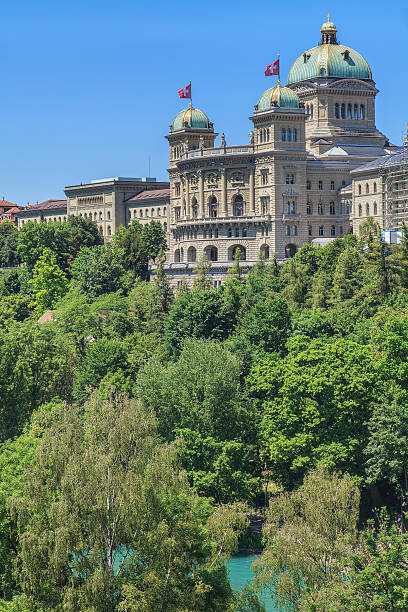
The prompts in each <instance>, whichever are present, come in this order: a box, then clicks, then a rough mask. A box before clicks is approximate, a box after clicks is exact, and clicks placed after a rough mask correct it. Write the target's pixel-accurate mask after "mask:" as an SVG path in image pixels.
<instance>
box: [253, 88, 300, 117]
mask: <svg viewBox="0 0 408 612" xmlns="http://www.w3.org/2000/svg"><path fill="white" fill-rule="evenodd" d="M273 106H279V107H280V108H299V97H298V95H297V94H296V93H295V92H294V91H293V90H292V89H289V87H282V86H281V85H280V83H278V84H277V85H276V86H275V87H271V89H267V90H266V91H265V93H263V94H262V96H261V97H260V98H259V102H258V109H257V110H258V111H265V110H269V109H270V108H272V107H273Z"/></svg>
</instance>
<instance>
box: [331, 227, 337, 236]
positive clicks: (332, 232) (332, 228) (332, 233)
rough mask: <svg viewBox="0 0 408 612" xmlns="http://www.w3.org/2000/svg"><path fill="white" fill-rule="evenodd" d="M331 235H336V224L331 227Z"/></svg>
mask: <svg viewBox="0 0 408 612" xmlns="http://www.w3.org/2000/svg"><path fill="white" fill-rule="evenodd" d="M330 235H331V236H335V235H336V226H335V225H332V226H331V229H330Z"/></svg>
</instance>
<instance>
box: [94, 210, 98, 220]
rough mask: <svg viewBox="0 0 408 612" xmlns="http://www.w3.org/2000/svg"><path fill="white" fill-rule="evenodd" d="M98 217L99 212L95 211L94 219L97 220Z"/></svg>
mask: <svg viewBox="0 0 408 612" xmlns="http://www.w3.org/2000/svg"><path fill="white" fill-rule="evenodd" d="M97 217H98V214H97V213H96V212H95V213H94V220H95V221H96V219H97Z"/></svg>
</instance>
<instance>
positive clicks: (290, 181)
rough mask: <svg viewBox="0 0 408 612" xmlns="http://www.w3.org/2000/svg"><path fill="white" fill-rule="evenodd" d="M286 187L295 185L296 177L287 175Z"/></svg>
mask: <svg viewBox="0 0 408 612" xmlns="http://www.w3.org/2000/svg"><path fill="white" fill-rule="evenodd" d="M285 183H286V185H294V184H295V175H294V174H287V175H286V178H285Z"/></svg>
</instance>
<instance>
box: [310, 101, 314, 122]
mask: <svg viewBox="0 0 408 612" xmlns="http://www.w3.org/2000/svg"><path fill="white" fill-rule="evenodd" d="M310 116H311V118H312V119H313V104H311V105H310Z"/></svg>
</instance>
